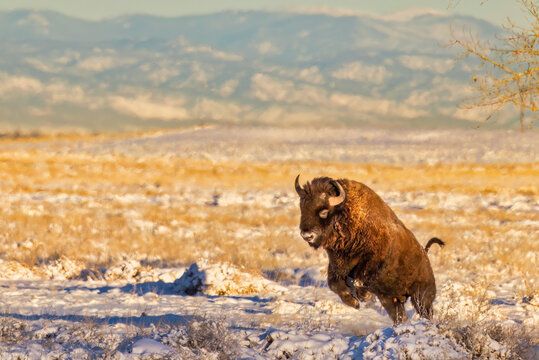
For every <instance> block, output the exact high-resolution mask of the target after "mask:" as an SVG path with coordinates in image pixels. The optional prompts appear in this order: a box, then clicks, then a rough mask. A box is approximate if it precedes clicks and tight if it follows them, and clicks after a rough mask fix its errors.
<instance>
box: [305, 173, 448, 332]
mask: <svg viewBox="0 0 539 360" xmlns="http://www.w3.org/2000/svg"><path fill="white" fill-rule="evenodd" d="M295 187H296V192H297V193H298V195H299V197H300V210H301V221H300V226H299V227H300V231H301V236H302V237H303V239H304V240H305V241H307V243H308V244H309V245H310V246H312V247H313V248H315V249H318V248H320V247H322V248H324V250H325V251H326V252H327V254H328V258H329V265H328V285H329V288H330V289H331V290H332V291H334V292H335V293H336V294H338V295H339V297H340V298H341V299H342V301H343V302H344V303H345V304H347V305H349V306H352V307H355V308H359V302H360V301H364V300H365V299H366V298H367V296H369V293H371V294H374V295H375V296H376V297H378V299H379V300H380V303H381V304H382V306H383V307H384V308H385V309H386V311H387V313H388V314H389V316H390V317H391V319H392V320H393V323H394V324H395V325H397V324H400V323H402V322H404V321H406V320H407V318H408V317H407V315H406V312H405V310H404V303H405V302H406V300H407V299H408V298H411V300H412V304H413V305H414V308H415V309H416V311H417V312H418V314H419V315H420V316H422V317H424V318H427V319H431V318H432V302H433V300H434V297H435V296H436V284H435V282H434V275H433V273H432V268H431V266H430V262H429V259H428V257H427V252H428V250H429V247H430V246H431V245H432V244H434V243H436V244H438V245H440V246H443V245H444V242H443V241H441V240H440V239H438V238H432V239H431V240H430V241H429V242H428V244H427V245H426V246H425V248H423V247H422V246H421V245H420V244H419V243H418V241H417V240H416V238H415V236H414V234H412V232H411V231H410V230H408V229H407V228H406V226H404V224H403V223H402V222H401V221H400V220H399V218H397V216H396V215H395V213H394V212H393V211H392V210H391V208H390V207H389V206H388V205H387V204H386V203H385V202H384V201H383V200H382V199H381V198H380V197H379V196H378V195H377V194H376V193H375V192H374V191H373V190H371V189H370V188H369V187H368V186H366V185H364V184H362V183H359V182H357V181H354V180H348V179H338V180H334V179H331V178H329V177H318V178H315V179H313V180H312V181H311V182H307V183H306V184H305V185H304V186H303V187H301V186H300V184H299V175H298V176H297V177H296V181H295Z"/></svg>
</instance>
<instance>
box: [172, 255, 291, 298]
mask: <svg viewBox="0 0 539 360" xmlns="http://www.w3.org/2000/svg"><path fill="white" fill-rule="evenodd" d="M174 285H175V290H176V291H177V292H179V293H181V294H187V295H194V294H196V293H204V294H206V295H242V294H254V293H267V292H270V291H272V292H283V291H286V288H285V287H282V286H280V285H278V284H277V283H275V282H273V281H270V280H267V279H264V278H263V277H262V276H260V275H254V274H250V273H247V272H244V271H242V270H240V269H239V268H238V267H236V266H234V265H230V264H209V263H208V262H207V261H201V262H200V263H193V264H192V265H191V266H190V267H189V269H187V270H186V271H185V273H184V274H183V276H182V277H181V278H179V279H178V280H176V281H175V282H174Z"/></svg>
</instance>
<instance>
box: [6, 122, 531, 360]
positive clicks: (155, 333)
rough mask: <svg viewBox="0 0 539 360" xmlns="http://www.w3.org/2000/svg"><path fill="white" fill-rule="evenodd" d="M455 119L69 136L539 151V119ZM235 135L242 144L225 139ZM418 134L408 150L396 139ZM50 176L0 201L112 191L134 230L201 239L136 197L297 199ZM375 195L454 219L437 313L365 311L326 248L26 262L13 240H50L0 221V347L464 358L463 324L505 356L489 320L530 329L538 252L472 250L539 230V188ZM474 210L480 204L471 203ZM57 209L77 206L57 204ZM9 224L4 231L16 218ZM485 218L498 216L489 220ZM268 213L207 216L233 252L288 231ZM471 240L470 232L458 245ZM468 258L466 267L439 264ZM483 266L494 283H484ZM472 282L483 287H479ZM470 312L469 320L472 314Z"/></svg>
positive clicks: (405, 212) (352, 155)
mask: <svg viewBox="0 0 539 360" xmlns="http://www.w3.org/2000/svg"><path fill="white" fill-rule="evenodd" d="M448 134H449V133H448V132H445V131H440V132H436V131H433V132H427V133H423V134H414V133H413V132H405V133H404V134H402V133H400V134H399V133H398V132H395V133H393V132H391V131H386V130H346V131H344V130H339V129H328V130H327V131H325V130H324V131H320V132H319V131H313V130H305V131H304V132H303V131H291V130H279V129H270V130H267V129H247V130H246V131H244V132H242V131H239V130H237V129H231V130H230V129H229V130H227V131H223V129H217V128H206V129H205V128H201V129H198V130H196V131H192V132H189V131H186V132H185V131H184V132H177V133H176V132H161V133H156V134H154V135H152V136H147V137H143V138H140V139H134V140H132V141H127V140H126V139H121V138H119V139H112V140H106V141H102V142H100V143H88V144H86V143H81V144H80V146H78V147H77V148H76V149H71V150H70V151H73V154H74V155H75V154H79V155H80V158H81V161H84V159H85V156H92V154H109V153H116V154H118V153H119V154H131V155H133V154H134V155H137V156H140V158H141V161H144V156H145V155H146V154H147V153H148V152H151V153H153V154H157V155H159V154H160V155H162V156H169V157H174V156H179V154H180V155H181V156H189V157H192V158H209V159H212V160H215V161H221V160H226V161H230V160H238V159H240V160H245V161H255V162H256V161H287V160H290V159H294V160H296V161H303V160H305V161H312V160H313V159H316V158H318V159H319V160H320V161H340V162H351V163H385V164H422V163H425V162H430V163H444V164H447V163H453V164H457V163H459V162H470V161H472V162H476V163H479V164H488V163H494V162H504V161H506V160H507V159H510V161H512V162H533V161H536V159H537V147H536V146H534V145H536V139H537V138H536V135H534V134H531V135H530V134H524V135H523V136H522V137H521V138H520V140H519V141H518V142H516V143H511V142H510V141H511V140H510V138H511V136H506V135H507V134H508V133H507V132H492V133H489V132H474V133H471V134H470V133H467V132H465V131H460V130H459V131H456V134H454V133H451V136H449V135H448ZM380 139H383V140H380ZM455 139H460V140H461V141H462V143H458V142H457V140H455ZM232 142H233V143H234V144H236V145H237V146H230V143H232ZM411 145H413V148H414V151H405V150H406V149H408V148H412V147H411ZM14 146H15V145H14ZM25 146H38V145H29V144H28V145H25ZM457 146H459V151H458V152H456V151H455V148H456V147H457ZM470 156H471V157H470ZM111 160H114V157H113V156H112V155H111ZM477 170H478V171H484V168H483V169H480V168H477ZM148 186H150V185H148ZM59 188H61V184H58V185H57V186H56V187H54V186H51V187H46V186H44V187H42V188H41V189H40V190H39V191H36V192H34V193H27V192H24V191H15V192H7V193H1V194H0V195H1V199H2V206H3V208H5V209H6V214H12V213H15V212H21V213H22V214H25V215H26V216H28V218H29V219H34V218H36V217H39V216H43V215H46V214H47V211H48V209H49V206H53V205H54V206H58V205H61V204H64V205H65V204H69V205H75V206H77V207H81V208H97V209H100V208H106V207H108V206H110V205H111V204H119V205H121V206H122V208H123V209H125V211H124V212H123V213H122V214H121V216H122V217H123V218H124V219H125V226H127V227H128V228H129V229H133V231H136V232H143V233H147V234H152V235H160V236H170V237H173V238H177V239H181V240H186V239H189V240H190V241H204V240H205V239H204V238H203V237H201V235H200V234H201V233H203V232H202V231H201V230H204V228H200V227H199V226H200V225H199V224H191V223H189V221H186V220H183V219H174V220H172V221H170V222H168V223H161V222H159V221H158V220H155V219H146V218H144V217H143V212H142V210H141V207H143V206H146V205H155V206H159V209H160V211H161V210H162V211H163V212H166V211H167V209H170V208H172V207H174V206H177V204H182V205H185V207H186V209H188V208H196V207H202V209H205V208H211V209H216V208H227V207H228V208H234V207H236V206H245V207H254V206H256V207H257V208H258V209H260V211H262V212H270V211H276V209H285V210H287V211H290V213H292V211H297V196H296V194H295V193H294V191H293V189H250V188H241V189H237V188H230V189H229V188H219V187H212V188H209V187H202V186H197V185H189V186H188V185H178V186H176V187H174V191H172V192H169V193H158V192H157V191H154V192H152V193H151V194H149V195H146V194H144V193H141V192H135V191H131V190H130V189H127V190H125V191H122V193H121V194H120V193H118V194H117V193H114V192H112V191H111V192H106V191H105V192H99V195H95V194H93V193H92V191H94V190H95V189H92V188H89V189H87V192H86V193H83V194H72V193H62V192H59V190H58V189H59ZM148 190H152V191H153V190H155V189H153V188H152V189H148ZM96 193H97V192H96ZM379 194H380V196H381V197H382V198H383V199H384V200H385V201H387V202H388V204H389V205H390V206H391V207H392V208H393V209H394V210H395V211H396V212H398V213H399V217H401V219H403V221H404V222H405V223H406V224H407V225H408V224H410V226H411V228H412V230H413V226H414V225H418V224H421V223H422V222H423V221H424V217H423V215H424V214H423V213H422V211H424V210H432V209H433V210H434V211H440V214H441V216H443V217H442V218H441V219H436V221H440V222H443V223H444V226H447V228H448V229H449V230H448V232H450V231H452V230H451V228H452V227H454V226H455V227H456V226H457V225H458V226H461V228H462V230H461V231H460V232H459V233H458V234H456V235H454V236H455V237H457V236H458V237H459V238H461V239H462V240H463V241H462V243H461V244H463V247H464V248H463V249H455V248H451V244H448V246H447V247H446V248H445V249H444V250H439V249H436V250H434V249H432V250H431V252H430V253H429V257H430V258H431V260H432V262H433V267H434V272H435V275H436V281H437V289H438V293H437V298H436V301H435V304H434V308H435V315H436V316H435V319H434V321H432V322H431V321H426V320H424V319H419V318H418V317H417V315H415V312H414V311H413V310H412V308H411V306H410V305H409V304H407V307H406V310H407V312H408V315H409V317H410V318H411V319H410V320H409V321H408V322H407V323H405V324H402V325H399V326H396V327H393V326H392V324H391V321H390V320H389V318H388V316H387V314H386V313H385V311H384V310H383V308H382V307H381V305H380V304H379V302H378V301H376V300H370V301H367V302H365V303H361V306H360V309H359V310H356V309H352V308H350V307H347V306H346V305H344V304H343V303H342V302H341V301H340V299H339V298H338V296H337V295H335V294H334V293H333V292H332V291H331V290H330V289H329V288H328V287H327V282H326V274H325V271H326V266H327V264H326V263H325V262H324V261H325V258H324V255H323V254H322V255H321V254H320V252H318V253H315V252H314V251H312V253H309V254H310V256H312V258H311V259H310V262H309V264H308V265H305V266H295V265H291V264H288V263H286V261H287V260H290V259H289V258H288V257H287V255H286V253H285V252H286V251H283V253H284V255H283V254H282V253H278V252H275V253H270V252H268V253H267V256H271V257H274V258H275V259H276V260H277V261H278V263H279V264H280V265H279V266H280V267H276V268H274V269H272V270H263V271H255V270H252V269H244V268H241V267H238V266H235V265H232V264H229V263H226V262H219V261H210V260H208V259H207V258H205V257H204V256H201V257H200V258H199V259H198V260H196V261H195V262H192V263H187V264H181V265H177V264H173V265H171V264H167V263H166V262H162V261H160V259H155V260H156V261H154V262H152V261H149V260H148V257H149V256H147V255H145V254H125V253H122V252H121V249H120V250H119V254H117V256H116V258H114V259H112V260H111V263H110V264H107V265H106V266H105V265H103V266H98V267H88V264H86V263H84V262H82V261H80V260H75V259H71V258H68V257H65V256H58V257H54V258H51V259H48V261H43V262H39V263H35V264H29V263H27V262H25V261H23V260H21V259H19V260H16V258H15V257H14V256H13V257H12V256H11V255H12V254H11V252H13V253H16V252H27V253H28V254H36V253H37V254H39V251H40V249H41V248H42V247H43V246H44V242H43V240H42V238H41V236H40V235H41V234H35V236H32V237H28V238H24V239H21V240H20V241H17V242H13V243H10V239H9V237H8V235H6V234H7V231H6V234H0V241H2V242H3V243H6V244H9V247H8V246H6V249H8V250H7V251H6V254H2V257H0V360H1V359H56V358H58V359H86V358H109V359H126V360H131V359H152V358H155V359H158V358H171V359H218V358H233V359H236V358H239V359H285V358H291V359H335V358H338V359H403V358H409V359H436V358H445V359H462V358H471V357H472V356H473V352H474V348H473V346H474V344H471V345H470V344H469V343H467V342H466V341H467V339H466V336H471V335H470V334H473V335H474V336H476V338H475V340H477V341H479V340H480V344H481V346H482V347H483V349H482V355H483V356H484V358H492V359H504V358H510V357H511V356H512V355H511V354H512V353H511V352H512V351H513V350H512V348H511V347H510V342H508V341H506V340H507V339H501V338H499V337H496V336H495V335H496V334H489V332H488V331H487V330H485V329H488V328H489V326H490V324H491V323H494V324H496V325H497V326H498V325H499V326H502V327H504V329H508V330H507V331H513V330H514V331H513V333H514V334H516V335H515V336H514V337H515V338H518V337H521V336H524V333H523V334H520V333H518V331H517V330H518V329H523V330H525V331H527V332H529V333H531V334H532V338H534V339H537V333H538V328H537V324H539V303H538V302H539V295H538V294H537V291H536V289H537V287H536V286H537V285H536V282H537V273H536V272H534V271H533V270H534V269H535V268H536V267H537V266H536V265H537V264H536V263H537V253H536V252H533V251H530V252H527V253H526V254H524V255H523V256H522V258H521V259H505V260H503V261H517V260H519V261H524V262H525V263H526V264H528V265H529V267H528V268H526V269H525V271H527V272H525V271H524V270H523V271H522V273H514V272H512V271H509V270H507V269H506V266H505V263H504V262H502V260H500V259H499V258H496V257H494V255H493V258H492V259H489V261H486V262H485V261H483V262H482V263H480V262H478V263H477V264H476V265H474V266H475V267H474V268H473V270H474V271H470V270H469V269H470V268H471V265H470V264H474V263H475V262H476V260H478V259H479V258H483V259H484V258H485V256H487V255H488V254H490V253H492V254H495V253H498V254H502V255H503V254H504V253H505V249H506V248H507V247H514V246H517V245H518V244H522V243H523V242H530V243H533V241H537V236H535V237H534V234H535V233H537V229H538V228H539V220H538V218H537V214H538V213H539V204H538V202H537V196H536V195H535V193H534V192H530V193H527V192H523V193H522V194H518V195H515V194H514V193H505V192H493V193H484V194H478V193H469V192H468V193H464V192H463V193H461V192H458V191H434V190H428V189H425V190H423V191H415V190H414V191H385V192H384V191H380V192H379ZM198 211H199V212H198V213H195V212H194V211H193V213H194V215H196V217H197V219H201V221H202V222H204V221H208V222H209V221H211V218H210V215H208V213H204V212H203V211H202V210H198ZM472 212H476V213H477V214H484V215H485V216H484V217H482V218H479V219H475V218H470V217H469V214H470V213H472ZM491 214H502V215H503V216H499V217H496V216H490V215H491ZM57 215H58V216H60V215H62V216H66V217H68V216H70V214H69V212H65V213H62V209H60V210H59V212H58V213H57ZM487 215H488V216H487ZM30 221H32V220H30ZM3 225H5V228H6V229H7V230H13V229H12V228H11V227H10V224H3ZM482 225H488V226H490V228H491V229H493V230H489V231H485V230H483V229H481V228H480V227H481V226H482ZM47 226H48V227H47V228H46V229H48V230H47V231H48V234H52V235H51V236H53V237H54V236H58V237H59V236H60V235H61V234H62V233H63V232H66V231H68V230H69V229H65V228H62V226H59V225H58V224H55V223H50V224H48V225H47ZM266 227H267V225H264V224H262V225H259V226H258V225H257V226H252V227H247V226H235V227H231V228H220V227H218V226H217V225H216V226H215V227H214V231H215V232H216V233H217V234H218V235H217V236H219V235H223V234H226V235H227V236H231V237H232V238H234V239H235V240H236V243H235V244H234V246H233V247H232V250H229V251H238V252H239V251H241V250H242V246H243V244H244V243H245V242H246V241H259V240H260V239H261V238H263V237H265V236H273V237H277V236H282V234H296V233H297V227H296V226H295V227H294V228H290V227H286V226H283V227H281V228H278V229H277V230H276V231H275V232H274V233H269V232H268V230H267V228H266ZM96 231H98V230H96ZM422 231H423V232H420V233H416V235H417V237H418V238H420V239H427V238H428V236H430V234H427V233H426V231H425V230H422ZM414 232H415V231H414ZM268 233H269V235H268ZM296 235H297V234H296ZM103 237H104V238H105V237H106V235H104V236H103ZM296 237H297V236H296ZM290 238H293V236H290ZM105 240H106V239H105ZM298 241H300V240H299V239H298ZM422 242H423V241H422ZM468 243H475V244H476V246H475V247H473V246H471V245H470V248H467V246H468ZM66 246H69V244H67V245H66ZM212 250H214V251H215V252H218V251H222V250H221V249H212ZM309 250H310V249H309ZM282 259H284V260H282ZM313 259H314V260H313ZM456 259H458V260H456ZM449 260H454V261H455V262H450V261H449ZM298 262H299V261H298ZM464 262H466V265H467V266H468V267H467V268H466V270H463V269H461V268H459V267H458V266H455V267H451V266H447V264H450V265H453V264H462V263H464ZM313 263H315V264H316V265H312V264H313ZM481 281H484V282H485V283H487V285H485V286H478V284H481ZM478 289H479V290H478ZM481 289H482V290H484V291H482V292H479V291H480V290H481ZM470 319H475V320H477V321H476V324H473V322H472V323H471V322H470ZM461 324H462V326H461ZM472 325H474V326H477V328H473V329H472V330H473V331H475V332H474V333H472V332H471V331H472V330H470V329H471V327H473V326H472ZM451 326H453V327H454V328H452V327H451ZM481 326H483V327H481ZM455 329H456V330H455ZM515 329H516V330H515ZM504 331H505V330H504ZM513 333H511V334H513ZM478 334H479V335H480V336H479V335H478ZM459 336H460V337H459ZM506 338H507V336H506ZM478 339H479V340H478ZM535 351H536V353H535V354H534V353H532V354H531V355H530V356H531V358H533V356H534V355H538V354H537V346H536V348H535Z"/></svg>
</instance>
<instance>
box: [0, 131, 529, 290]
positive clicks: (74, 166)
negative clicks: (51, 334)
mask: <svg viewBox="0 0 539 360" xmlns="http://www.w3.org/2000/svg"><path fill="white" fill-rule="evenodd" d="M110 136H113V137H114V136H120V135H110ZM129 136H135V135H129ZM92 139H93V140H95V139H96V137H95V136H90V135H84V136H65V137H63V138H62V141H67V142H69V141H90V140H92ZM49 140H50V138H49V137H43V138H41V139H39V138H38V139H33V140H32V141H49ZM3 141H21V140H14V139H12V140H3ZM298 173H301V176H302V181H307V180H308V179H310V178H312V177H314V176H319V175H327V176H332V177H348V178H353V179H357V180H359V181H362V182H364V183H365V184H367V185H369V186H371V187H372V188H373V189H374V190H375V191H377V192H389V191H395V192H399V193H401V192H405V193H413V192H433V193H458V194H464V195H478V196H490V195H495V196H505V197H508V198H512V197H515V196H519V195H524V196H529V197H532V199H535V201H536V200H537V197H538V196H539V188H538V185H537V184H539V181H538V180H539V162H536V163H527V164H481V165H477V164H457V165H455V164H451V165H434V166H428V165H410V166H391V165H377V164H364V165H358V164H343V163H316V162H267V163H252V162H233V161H215V160H201V159H190V158H179V157H172V158H163V157H157V156H145V157H142V158H141V157H134V156H132V157H131V156H126V155H113V154H109V155H95V154H86V153H71V152H69V151H63V150H58V149H55V148H47V147H42V148H39V149H29V150H0V193H1V194H2V197H4V199H8V197H9V196H15V197H16V199H15V200H10V201H9V202H7V201H4V203H9V205H8V206H2V207H1V208H0V232H1V233H2V234H3V235H2V240H3V241H2V242H1V243H0V253H1V254H2V257H3V258H9V259H15V260H18V261H21V262H24V263H26V264H29V265H31V266H33V265H35V264H39V263H42V262H47V261H50V260H51V259H56V258H59V257H61V256H67V257H69V258H73V259H77V260H81V261H84V262H86V263H88V264H89V266H95V265H100V264H108V263H110V262H114V261H116V260H117V259H118V258H122V257H125V256H129V257H136V258H139V259H145V260H149V261H161V262H163V263H164V264H179V263H189V262H192V261H196V260H197V259H199V258H200V257H207V258H209V259H213V260H219V261H228V262H232V263H234V264H237V265H242V266H245V267H248V268H251V269H258V270H260V269H270V268H277V267H280V266H303V265H310V264H318V263H320V262H321V261H322V260H323V256H324V255H323V254H322V253H321V252H318V253H315V252H314V251H312V250H311V249H310V248H308V246H306V245H305V244H304V243H303V242H302V241H301V240H300V239H299V237H298V236H297V230H296V229H297V224H298V222H299V211H298V210H297V208H296V207H295V206H294V207H290V206H285V207H282V208H281V207H274V208H268V207H266V206H261V205H259V204H257V203H256V202H255V203H254V204H248V205H242V204H236V205H229V206H215V207H214V206H208V205H206V204H205V203H204V201H196V202H194V203H193V202H192V201H183V200H181V199H179V200H178V199H177V200H174V201H173V202H171V203H170V204H160V203H158V202H152V201H147V202H142V203H137V202H136V201H135V202H123V201H121V200H118V199H116V198H115V197H116V196H132V197H133V196H134V197H136V198H137V199H151V198H152V197H155V196H158V197H159V196H161V197H162V196H165V195H169V196H180V195H182V194H183V193H184V192H186V191H187V192H189V191H194V192H195V193H202V194H209V193H212V192H217V193H221V192H227V191H235V192H236V193H240V194H241V193H243V192H247V191H266V192H268V191H269V192H272V191H273V192H284V193H289V194H294V190H293V181H294V178H295V176H296V175H297V174H298ZM31 196H37V199H36V200H31V201H30V200H28V197H31ZM39 196H41V197H42V198H41V197H39ZM51 196H56V198H55V199H56V200H54V201H52V200H50V199H49V198H50V197H51ZM69 196H71V197H73V196H79V197H80V198H79V199H78V200H77V201H74V200H73V199H72V198H70V200H68V201H63V200H62V199H65V198H67V197H69ZM48 197H49V198H48ZM432 205H433V206H432V208H430V207H429V208H427V209H418V210H415V209H412V210H407V209H396V211H397V213H398V215H399V216H401V217H402V218H403V220H405V221H404V222H405V223H406V224H407V226H409V227H410V228H411V229H412V230H413V231H414V232H415V233H416V234H417V237H418V239H419V241H420V242H422V243H424V242H425V241H426V240H427V238H428V237H430V236H439V237H441V238H443V239H444V240H446V241H447V242H448V247H447V249H446V250H444V251H437V250H436V251H433V252H432V254H431V258H432V261H433V264H434V265H435V266H436V267H439V268H443V267H458V268H465V269H467V270H470V271H471V270H473V271H480V269H481V268H482V267H484V266H494V267H499V268H503V269H504V271H509V272H510V273H514V274H527V277H528V278H530V277H531V278H534V279H536V278H537V271H536V269H535V268H531V266H530V261H528V260H527V258H526V255H527V254H529V252H534V251H536V248H537V243H538V238H537V234H535V233H533V232H530V234H529V237H528V238H522V239H517V240H512V241H511V242H507V243H506V242H505V241H504V240H505V237H506V236H507V234H508V233H509V232H510V231H511V230H514V224H518V223H519V222H522V221H526V220H530V221H537V220H538V215H537V214H536V213H518V214H516V213H511V212H508V211H504V210H503V209H501V210H492V211H491V210H489V211H486V210H478V209H471V210H448V209H444V208H441V207H439V206H437V204H432ZM141 224H142V225H141ZM144 224H146V225H144ZM503 224H506V225H503ZM517 230H520V231H524V232H526V231H527V229H526V228H525V227H524V228H520V229H517ZM242 231H243V232H242ZM470 234H475V235H470ZM467 259H470V260H469V261H468V260H467ZM533 284H535V283H534V282H532V285H529V286H528V288H530V289H532V290H528V291H536V290H537V289H536V288H535V286H536V285H533Z"/></svg>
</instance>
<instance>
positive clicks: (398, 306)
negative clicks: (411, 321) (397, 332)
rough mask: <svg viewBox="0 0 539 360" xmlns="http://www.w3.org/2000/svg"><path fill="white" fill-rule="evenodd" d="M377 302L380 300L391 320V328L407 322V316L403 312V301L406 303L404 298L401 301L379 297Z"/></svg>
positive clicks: (390, 297) (394, 298) (391, 297)
mask: <svg viewBox="0 0 539 360" xmlns="http://www.w3.org/2000/svg"><path fill="white" fill-rule="evenodd" d="M378 300H380V302H381V303H382V306H383V307H384V309H386V311H387V314H388V315H389V317H390V318H391V320H393V326H396V325H399V324H402V323H403V322H405V321H406V320H408V315H406V311H405V310H404V301H406V298H404V301H402V299H399V298H396V297H393V296H382V295H379V296H378Z"/></svg>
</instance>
